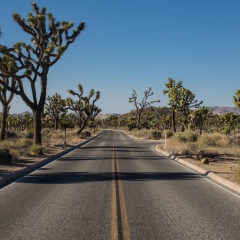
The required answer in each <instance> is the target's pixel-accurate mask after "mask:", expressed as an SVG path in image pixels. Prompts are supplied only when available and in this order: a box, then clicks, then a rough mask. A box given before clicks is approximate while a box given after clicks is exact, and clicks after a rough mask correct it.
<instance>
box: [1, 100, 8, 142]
mask: <svg viewBox="0 0 240 240" xmlns="http://www.w3.org/2000/svg"><path fill="white" fill-rule="evenodd" d="M7 115H8V106H7V105H4V104H3V105H2V123H1V140H2V141H3V140H4V139H5V133H6V125H7V121H6V120H7Z"/></svg>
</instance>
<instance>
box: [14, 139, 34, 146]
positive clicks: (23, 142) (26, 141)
mask: <svg viewBox="0 0 240 240" xmlns="http://www.w3.org/2000/svg"><path fill="white" fill-rule="evenodd" d="M32 144H33V140H31V139H29V138H19V139H18V140H17V141H16V146H19V147H20V148H27V147H30V146H31V145H32Z"/></svg>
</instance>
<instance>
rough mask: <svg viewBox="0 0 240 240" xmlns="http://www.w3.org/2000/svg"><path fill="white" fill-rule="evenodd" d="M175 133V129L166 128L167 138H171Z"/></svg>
mask: <svg viewBox="0 0 240 240" xmlns="http://www.w3.org/2000/svg"><path fill="white" fill-rule="evenodd" d="M173 135H174V132H173V131H170V130H166V137H167V138H170V137H172V136H173Z"/></svg>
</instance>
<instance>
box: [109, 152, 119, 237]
mask: <svg viewBox="0 0 240 240" xmlns="http://www.w3.org/2000/svg"><path fill="white" fill-rule="evenodd" d="M112 173H113V174H112V178H113V179H112V233H111V236H112V240H118V225H117V198H116V195H117V192H116V181H115V174H114V173H115V151H113V161H112Z"/></svg>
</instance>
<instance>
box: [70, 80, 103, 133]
mask: <svg viewBox="0 0 240 240" xmlns="http://www.w3.org/2000/svg"><path fill="white" fill-rule="evenodd" d="M78 90H79V93H77V92H75V91H73V90H68V92H69V93H70V94H72V95H73V96H76V97H77V98H78V100H76V101H73V99H72V98H67V100H66V103H67V105H68V109H70V110H71V111H73V112H74V113H75V115H76V118H77V124H78V127H79V130H78V134H80V133H81V132H82V130H83V129H84V128H85V127H86V124H87V122H88V121H89V120H90V119H93V120H94V119H95V118H96V116H97V115H98V113H99V112H101V109H100V108H98V107H97V106H96V105H95V103H96V101H97V100H98V99H99V98H100V91H97V92H95V90H94V89H91V91H90V93H89V95H88V96H83V94H84V92H83V87H82V85H81V84H78ZM94 95H95V98H94V99H93V100H92V97H94ZM91 100H92V102H91Z"/></svg>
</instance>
